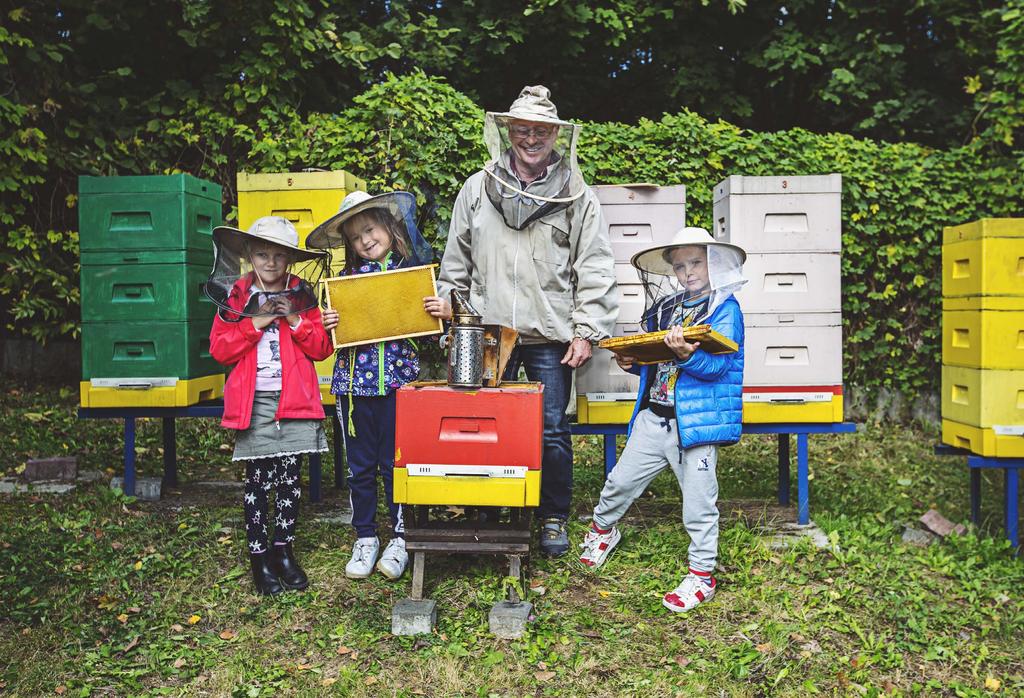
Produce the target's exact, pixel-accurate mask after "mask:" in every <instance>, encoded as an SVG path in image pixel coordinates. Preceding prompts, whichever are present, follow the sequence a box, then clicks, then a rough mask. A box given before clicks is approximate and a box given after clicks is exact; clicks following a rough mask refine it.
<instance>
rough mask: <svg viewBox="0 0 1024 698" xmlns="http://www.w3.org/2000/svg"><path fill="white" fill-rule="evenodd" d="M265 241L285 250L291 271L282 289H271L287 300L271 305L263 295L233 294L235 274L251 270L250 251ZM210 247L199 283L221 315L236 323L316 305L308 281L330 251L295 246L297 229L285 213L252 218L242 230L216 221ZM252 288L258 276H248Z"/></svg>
mask: <svg viewBox="0 0 1024 698" xmlns="http://www.w3.org/2000/svg"><path fill="white" fill-rule="evenodd" d="M265 243H270V244H272V245H276V246H277V247H280V248H282V249H285V250H288V252H289V254H290V255H291V260H290V268H291V270H292V272H293V274H289V275H288V278H287V281H286V288H285V290H284V291H281V292H278V293H277V294H274V295H277V296H280V297H282V298H285V299H287V301H288V303H287V304H277V305H275V307H274V310H268V309H267V308H266V307H264V306H265V303H264V301H265V298H264V299H262V300H261V299H258V298H256V297H255V296H254V297H251V298H245V299H238V298H233V295H235V294H236V293H237V291H236V284H237V283H238V281H239V278H240V277H242V276H243V273H249V272H251V271H252V262H251V260H250V250H251V249H252V248H254V247H257V246H260V245H262V244H265ZM213 250H214V258H213V271H212V272H210V278H208V279H207V280H206V283H205V284H204V285H203V292H204V293H205V294H206V297H207V298H209V299H210V300H212V301H213V302H214V303H215V304H216V305H217V307H218V308H219V312H220V315H221V318H223V319H224V320H228V321H230V322H237V321H238V320H240V319H241V318H242V317H257V316H260V315H273V316H280V315H288V314H291V313H301V312H305V311H306V310H309V309H310V308H314V307H316V305H317V301H316V294H315V293H314V292H313V286H315V285H316V283H317V282H318V281H319V280H320V278H321V277H322V276H323V274H324V272H325V271H326V269H327V265H328V261H329V259H330V255H329V254H328V253H327V252H321V251H320V250H304V249H302V248H301V247H299V233H298V231H297V230H295V226H294V225H292V222H291V221H290V220H288V219H287V218H282V217H281V216H264V217H262V218H257V219H256V220H255V221H253V223H252V225H250V226H249V229H248V230H240V229H238V228H232V227H231V226H228V225H221V226H218V227H216V228H214V229H213ZM295 277H299V278H295ZM252 287H253V288H254V289H256V290H259V289H261V288H262V285H261V282H260V279H259V277H258V276H254V277H253V283H252ZM264 295H267V294H264Z"/></svg>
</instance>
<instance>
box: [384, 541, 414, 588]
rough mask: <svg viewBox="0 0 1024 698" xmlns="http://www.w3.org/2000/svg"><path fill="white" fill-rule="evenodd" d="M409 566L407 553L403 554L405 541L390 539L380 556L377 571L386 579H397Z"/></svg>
mask: <svg viewBox="0 0 1024 698" xmlns="http://www.w3.org/2000/svg"><path fill="white" fill-rule="evenodd" d="M408 564H409V553H407V552H405V539H404V538H392V539H391V542H390V543H388V547H386V548H384V554H383V555H381V556H380V562H378V563H377V569H379V570H380V571H381V574H383V575H384V576H385V577H387V578H388V579H398V578H399V577H401V576H402V573H403V572H405V566H406V565H408Z"/></svg>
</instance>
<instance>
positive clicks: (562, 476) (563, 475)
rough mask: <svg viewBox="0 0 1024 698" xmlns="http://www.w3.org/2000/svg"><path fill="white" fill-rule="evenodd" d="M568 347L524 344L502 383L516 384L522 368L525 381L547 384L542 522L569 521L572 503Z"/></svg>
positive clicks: (541, 498)
mask: <svg viewBox="0 0 1024 698" xmlns="http://www.w3.org/2000/svg"><path fill="white" fill-rule="evenodd" d="M568 349H569V345H568V344H562V343H553V344H521V345H519V346H518V347H516V348H515V349H514V350H513V352H512V356H511V358H510V359H509V362H508V366H506V368H505V375H504V377H503V380H515V378H516V376H517V375H518V374H519V367H520V366H522V367H523V368H525V369H526V377H527V378H528V379H530V380H531V381H540V382H541V383H543V384H544V456H543V460H542V462H541V468H542V470H541V476H540V478H541V479H540V483H541V484H540V509H539V510H538V514H539V515H540V517H541V518H544V517H547V516H557V517H558V518H561V519H565V518H568V517H569V506H570V504H571V502H572V437H571V435H570V433H569V418H568V417H567V416H566V415H565V408H566V407H568V405H569V391H570V389H571V388H572V369H571V368H569V366H568V365H567V364H562V363H559V362H560V361H561V360H562V357H563V356H565V352H566V351H567V350H568Z"/></svg>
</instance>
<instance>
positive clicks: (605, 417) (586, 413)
mask: <svg viewBox="0 0 1024 698" xmlns="http://www.w3.org/2000/svg"><path fill="white" fill-rule="evenodd" d="M635 404H636V400H607V401H605V400H602V401H596V400H595V401H589V400H587V398H586V397H585V396H583V395H580V396H578V397H577V398H576V422H577V423H579V424H628V423H629V419H630V417H632V416H633V406H634V405H635Z"/></svg>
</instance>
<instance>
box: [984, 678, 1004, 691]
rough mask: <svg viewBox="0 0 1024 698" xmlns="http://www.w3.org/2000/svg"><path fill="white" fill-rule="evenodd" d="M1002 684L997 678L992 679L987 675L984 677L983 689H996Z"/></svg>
mask: <svg viewBox="0 0 1024 698" xmlns="http://www.w3.org/2000/svg"><path fill="white" fill-rule="evenodd" d="M1002 685H1003V682H1002V681H1000V680H999V679H994V678H992V677H991V676H989V677H988V678H987V679H985V689H986V690H989V691H998V690H999V687H1000V686H1002Z"/></svg>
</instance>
